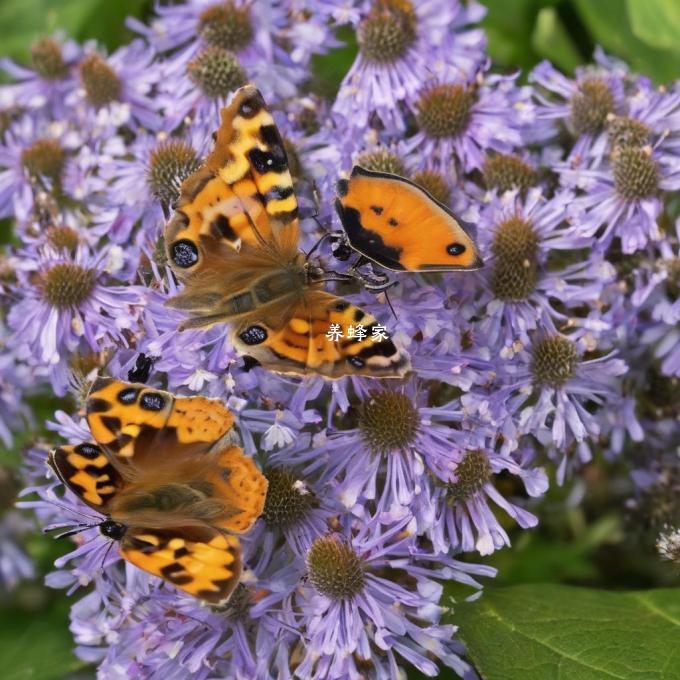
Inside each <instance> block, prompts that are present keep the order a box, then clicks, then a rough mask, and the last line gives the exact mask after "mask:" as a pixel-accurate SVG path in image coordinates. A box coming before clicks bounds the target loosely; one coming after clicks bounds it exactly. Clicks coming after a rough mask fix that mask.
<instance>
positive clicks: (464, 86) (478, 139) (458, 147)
mask: <svg viewBox="0 0 680 680" xmlns="http://www.w3.org/2000/svg"><path fill="white" fill-rule="evenodd" d="M473 75H474V74H473ZM515 79H516V76H495V75H484V74H483V73H482V72H480V73H479V75H478V76H477V78H471V79H469V80H465V79H457V80H451V81H449V80H439V81H436V82H433V83H426V84H425V86H424V87H423V89H422V90H421V91H420V96H419V98H418V100H417V101H416V103H415V105H414V109H415V115H416V122H417V124H418V132H417V133H416V134H415V135H413V136H412V137H410V138H409V139H408V140H407V141H406V142H405V144H404V149H405V151H406V152H407V153H416V152H417V154H419V155H421V156H425V157H427V158H428V159H429V162H430V165H431V167H432V168H434V169H435V170H439V171H440V172H443V173H447V172H451V171H453V170H455V169H458V170H459V171H460V172H470V171H472V170H475V169H479V168H481V167H482V165H483V163H484V160H485V158H486V154H487V153H488V152H489V151H497V152H499V153H508V152H510V151H512V150H513V149H514V148H515V147H516V146H519V145H520V143H521V141H522V137H521V128H522V126H523V125H526V124H527V123H528V122H530V120H531V119H532V105H531V104H530V102H529V101H528V100H527V97H526V95H525V94H524V93H523V92H522V91H521V90H518V89H517V88H516V87H515V82H514V81H515Z"/></svg>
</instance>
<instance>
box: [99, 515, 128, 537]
mask: <svg viewBox="0 0 680 680" xmlns="http://www.w3.org/2000/svg"><path fill="white" fill-rule="evenodd" d="M126 531H127V527H126V526H125V524H121V523H120V522H115V521H114V520H112V519H106V520H104V521H103V522H102V523H101V524H100V525H99V532H100V533H101V535H102V536H106V538H111V539H113V540H114V541H120V539H121V538H123V536H125V532H126Z"/></svg>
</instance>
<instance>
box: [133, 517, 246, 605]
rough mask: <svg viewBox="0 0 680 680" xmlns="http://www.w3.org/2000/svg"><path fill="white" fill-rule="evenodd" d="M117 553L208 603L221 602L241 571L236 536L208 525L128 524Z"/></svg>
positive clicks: (238, 544)
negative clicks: (163, 525)
mask: <svg viewBox="0 0 680 680" xmlns="http://www.w3.org/2000/svg"><path fill="white" fill-rule="evenodd" d="M120 554H121V555H122V556H123V557H124V558H125V559H126V560H128V561H129V562H131V563H132V564H134V565H135V566H137V567H139V568H140V569H143V570H144V571H146V572H148V573H150V574H153V575H154V576H160V577H161V578H162V579H164V580H166V581H167V582H168V583H170V584H172V585H173V586H175V587H176V588H179V589H180V590H182V591H184V592H185V593H188V594H189V595H193V596H194V597H197V598H199V599H201V600H205V601H206V602H210V603H211V604H224V603H225V602H226V601H227V600H228V599H229V596H230V595H231V593H232V592H233V590H234V588H236V586H237V584H238V580H239V576H240V574H241V568H242V562H241V545H240V542H239V540H238V538H236V536H230V535H228V534H224V533H222V532H221V531H218V530H217V529H214V528H212V527H208V526H191V525H189V526H179V527H173V528H171V529H154V528H145V527H134V526H133V527H129V528H128V529H127V531H126V533H125V535H124V536H123V538H122V540H121V544H120Z"/></svg>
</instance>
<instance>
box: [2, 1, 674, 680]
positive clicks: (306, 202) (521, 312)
mask: <svg viewBox="0 0 680 680" xmlns="http://www.w3.org/2000/svg"><path fill="white" fill-rule="evenodd" d="M483 15H484V9H483V7H481V6H480V5H478V4H477V3H476V2H475V1H474V0H468V1H466V2H464V1H463V0H460V1H459V0H455V1H452V0H423V1H422V2H411V1H410V0H321V1H318V2H310V1H309V0H272V1H267V0H253V1H246V0H226V1H224V0H191V1H190V2H187V3H185V4H181V5H180V4H169V5H159V6H158V7H157V9H156V13H155V15H154V17H153V18H152V19H151V21H150V22H149V23H148V25H147V24H141V23H139V22H137V21H134V22H132V21H131V22H130V27H131V28H132V29H133V30H134V31H135V32H136V34H137V36H138V37H137V38H136V39H135V40H134V41H133V42H131V43H130V44H129V45H126V46H123V47H121V48H119V49H118V50H117V51H116V52H114V53H113V54H111V55H107V54H105V53H104V52H103V51H101V50H100V49H99V48H98V46H97V45H93V44H86V45H83V46H81V45H77V44H75V43H73V42H71V41H69V40H66V39H65V38H64V37H63V36H60V35H54V36H51V37H45V38H43V39H41V40H40V41H38V42H37V43H36V44H35V45H34V47H33V50H32V61H31V65H30V66H27V67H25V66H18V65H16V64H13V63H9V62H6V63H5V64H4V68H5V70H6V71H7V72H8V73H9V74H10V75H11V76H12V77H13V79H14V82H13V83H12V84H11V85H6V86H3V87H2V89H1V90H0V92H1V96H0V104H1V106H2V108H1V109H0V134H1V135H2V137H1V139H0V211H2V213H1V215H0V216H2V217H13V218H14V223H15V235H16V240H17V245H16V246H12V247H10V248H8V250H7V253H6V256H5V257H4V259H3V260H2V262H1V263H0V295H1V297H0V302H1V303H2V306H3V309H4V310H5V312H6V314H5V325H6V329H5V328H4V327H3V329H2V334H1V335H0V343H1V344H2V347H3V358H2V359H1V360H0V404H2V405H3V409H2V412H1V413H0V439H2V440H4V441H5V442H6V443H9V439H10V436H11V435H10V432H11V430H12V429H17V428H19V427H21V423H22V419H25V418H26V417H27V416H28V414H27V413H26V407H25V406H24V402H23V397H24V396H25V395H26V394H27V393H28V378H27V376H29V375H30V388H31V390H34V391H35V390H37V389H39V388H40V386H41V385H42V386H43V387H49V389H50V390H51V391H52V392H53V393H54V394H56V395H60V396H61V395H66V394H70V395H72V396H73V397H75V401H76V408H75V409H72V413H71V414H68V413H66V412H64V411H58V412H57V413H56V414H55V417H54V421H53V422H51V423H49V424H48V427H49V428H50V429H52V430H53V431H54V433H55V442H56V441H67V442H71V443H79V442H81V441H84V440H88V439H89V438H90V435H89V432H88V429H87V426H86V424H85V421H84V419H83V417H82V411H81V410H80V407H81V406H82V399H83V396H84V394H85V393H86V390H87V385H88V384H89V382H90V381H91V379H92V378H93V376H94V375H96V373H97V372H98V371H100V372H104V373H106V374H108V375H112V376H114V377H117V378H121V379H125V376H126V375H127V372H128V370H129V369H130V368H132V367H133V365H134V362H135V358H136V357H137V356H138V354H139V353H141V352H143V353H145V354H147V355H148V356H153V357H157V361H156V363H155V366H154V372H153V375H152V378H151V381H152V384H154V385H157V386H159V387H163V388H166V389H169V390H171V391H174V392H177V393H179V394H187V395H190V394H201V395H205V396H210V397H218V398H221V399H222V400H223V401H224V402H225V403H226V404H227V405H228V406H229V408H230V409H231V410H232V411H233V412H234V414H235V416H236V418H237V423H238V427H239V431H240V433H241V437H242V440H243V446H244V449H245V450H246V452H247V453H249V454H251V455H253V456H255V458H256V460H257V461H258V463H259V464H260V466H261V468H262V469H263V471H264V474H265V476H266V477H267V479H268V481H269V491H268V496H267V501H266V505H265V510H264V513H263V515H262V517H261V518H260V519H259V520H258V522H257V524H256V526H255V527H254V529H253V530H252V531H251V533H250V534H249V535H247V536H246V537H245V538H244V540H243V543H244V556H245V563H246V566H247V570H246V572H245V574H244V577H243V579H242V583H241V584H240V585H239V586H238V589H237V591H236V592H235V594H234V596H233V597H232V599H231V600H230V602H229V604H228V605H227V607H226V608H224V609H221V610H216V609H211V608H210V607H208V606H206V605H203V604H201V603H200V602H199V601H197V600H194V599H192V598H190V597H189V596H186V595H182V594H180V593H178V592H177V591H175V590H174V589H173V588H171V587H169V586H167V585H165V584H162V583H161V581H160V580H159V579H156V578H154V577H151V576H148V575H146V574H144V573H143V572H140V571H139V570H138V569H136V568H134V567H132V566H130V565H128V564H125V563H124V562H123V561H122V560H121V559H120V558H119V557H118V555H117V552H116V551H115V550H110V543H109V540H108V539H106V538H105V537H103V536H102V535H101V534H100V533H99V532H98V530H97V529H96V528H92V529H88V530H86V531H85V532H83V533H81V534H79V535H78V536H77V537H76V538H75V540H76V544H77V545H76V548H75V550H74V551H73V552H72V553H71V554H70V555H68V556H66V557H65V558H62V559H61V560H60V561H59V562H58V564H57V565H56V566H57V571H55V572H53V573H52V574H50V575H49V576H48V583H49V584H50V585H52V586H55V587H67V588H69V590H70V591H73V590H75V589H76V588H78V587H79V586H83V585H89V586H91V588H90V590H89V591H88V593H87V594H86V595H84V596H83V595H81V596H80V597H81V599H80V600H79V601H77V602H76V604H75V605H74V606H73V608H72V614H71V630H72V632H73V635H74V638H75V641H76V644H77V647H76V651H77V653H78V655H79V656H80V657H81V658H82V659H84V660H87V661H90V662H94V663H97V664H99V668H100V673H101V676H102V677H107V678H117V677H121V678H123V677H144V678H146V677H148V678H161V677H163V678H167V679H169V678H184V677H187V676H188V674H191V677H195V678H207V677H229V678H254V677H257V678H263V679H266V678H274V677H276V678H292V677H296V678H310V679H316V678H319V679H321V678H363V677H372V678H373V677H375V678H396V677H399V673H400V670H399V669H400V668H402V667H404V666H405V665H408V664H411V665H413V666H416V667H417V668H418V669H420V670H421V671H422V672H423V673H425V674H427V675H436V674H437V672H438V668H439V667H441V666H446V667H450V668H452V669H454V670H455V671H456V672H457V673H459V674H460V675H463V674H465V673H466V672H468V671H469V670H470V667H469V666H468V664H467V662H465V661H464V660H463V658H462V656H461V655H462V647H461V645H460V643H458V642H457V641H456V640H455V639H454V633H455V626H454V625H452V623H451V622H454V621H455V603H454V602H453V600H452V598H451V597H450V595H449V594H447V593H446V592H445V590H444V587H445V584H446V583H447V582H449V581H458V582H460V583H462V584H466V585H467V586H470V587H471V588H474V589H477V588H480V587H481V585H482V584H481V583H480V582H479V581H478V580H477V579H478V578H479V577H491V576H493V574H494V570H493V569H492V568H490V567H487V566H481V565H478V564H474V563H473V560H474V557H475V555H477V556H485V555H489V554H490V553H492V552H493V551H494V550H497V549H499V548H502V547H504V546H507V545H509V544H510V539H509V536H508V533H507V531H506V528H507V527H508V526H509V525H510V522H509V521H508V518H510V520H513V521H514V523H516V524H517V525H518V526H519V527H521V528H530V527H533V526H535V525H536V524H537V521H538V518H537V517H536V516H535V515H534V514H532V513H531V512H530V511H529V509H527V507H528V506H531V504H532V503H533V501H532V499H533V498H537V497H540V496H541V495H543V494H544V493H545V491H546V489H547V487H548V473H549V472H550V473H552V474H553V475H554V478H555V479H556V481H557V483H559V484H561V483H563V481H564V480H565V479H567V478H568V477H569V476H570V475H574V474H578V470H579V469H580V468H581V466H583V465H584V464H585V463H588V462H589V461H590V460H591V459H592V458H593V456H604V457H615V456H618V455H620V454H621V453H622V452H623V451H624V450H625V451H628V450H629V449H631V448H632V449H635V447H640V446H645V447H646V448H647V449H648V450H652V451H653V452H654V453H655V455H656V460H657V462H658V466H660V467H659V468H658V469H657V470H656V472H652V471H649V470H646V476H645V475H643V474H642V473H640V474H639V475H638V476H637V478H636V480H638V481H639V484H638V489H639V494H640V496H641V497H643V496H645V494H647V495H650V494H651V493H652V492H650V491H649V487H650V486H651V487H653V486H654V485H655V484H656V485H663V484H667V485H668V484H675V485H676V486H675V487H674V488H675V489H676V490H677V484H678V479H679V478H680V473H678V471H677V467H678V466H677V461H676V462H675V463H674V465H675V472H673V473H672V474H670V473H669V474H666V475H665V476H664V469H665V468H664V467H663V459H664V456H668V455H669V454H670V455H672V438H673V433H674V425H676V426H677V418H678V405H679V404H680V399H679V398H678V392H679V391H680V390H679V388H678V380H679V379H680V323H679V322H680V256H679V255H680V251H679V249H678V248H679V245H678V244H679V241H680V222H675V223H674V219H675V218H676V217H677V212H678V205H677V198H675V199H673V194H672V192H673V191H674V190H676V189H678V188H680V88H677V87H676V88H675V89H671V90H667V89H660V88H657V87H654V86H653V85H652V84H651V83H650V82H649V81H648V80H647V79H646V78H644V77H640V76H637V75H634V74H632V73H630V72H629V71H628V70H627V69H626V68H625V66H623V65H622V64H620V63H618V62H615V61H614V60H612V59H610V58H608V57H607V56H605V55H603V54H599V53H598V54H596V60H595V62H596V63H595V64H594V65H593V66H588V67H586V68H583V69H582V70H580V71H578V72H577V73H576V74H575V76H574V78H569V77H566V76H564V75H563V74H561V73H559V72H558V71H557V70H555V69H554V68H553V67H552V66H551V65H550V64H548V63H543V64H540V65H539V66H538V67H537V68H536V69H535V70H534V71H533V72H532V73H531V74H530V78H529V83H530V84H529V85H527V86H521V85H520V84H519V83H518V76H517V75H511V76H508V75H502V76H501V75H498V74H497V73H495V72H494V71H493V68H492V66H491V64H490V63H489V60H488V58H487V56H486V51H485V48H486V45H485V36H484V33H483V31H481V30H480V29H479V28H478V27H477V26H476V22H478V21H479V20H480V19H481V18H482V16H483ZM340 26H349V27H351V29H352V30H354V32H355V35H356V41H357V45H358V55H357V57H356V59H355V62H354V64H353V65H352V67H351V68H350V70H349V72H348V73H347V74H346V76H345V78H344V80H343V81H342V83H341V84H340V87H339V92H338V94H337V96H336V97H335V99H334V101H332V102H329V101H326V100H324V99H323V98H321V97H320V96H319V95H317V94H315V85H316V82H317V81H318V79H319V77H323V74H321V75H319V74H318V73H315V72H314V71H313V69H312V64H313V61H312V58H313V57H314V55H316V54H321V53H324V52H327V51H329V50H331V49H333V48H335V47H336V46H338V45H339V44H340V43H339V41H338V39H337V37H336V33H337V29H338V27H340ZM246 82H253V83H255V84H256V85H257V86H258V87H259V88H260V89H261V90H262V91H263V93H264V95H265V97H266V99H267V100H268V103H269V105H270V107H271V108H272V110H273V112H274V115H275V117H276V119H277V123H278V124H279V127H280V129H281V131H282V134H283V135H284V138H285V142H286V146H287V148H288V151H289V158H290V164H291V170H292V172H293V175H294V179H295V183H296V192H297V194H298V196H299V203H300V205H301V207H302V214H303V215H304V216H306V217H305V218H304V219H303V220H302V226H303V231H304V234H303V247H307V246H309V245H311V244H312V243H313V242H314V241H315V240H316V239H317V238H318V235H319V226H318V223H319V222H320V223H321V224H325V226H326V227H327V228H329V229H330V228H331V226H332V223H333V221H334V219H335V218H334V216H333V215H332V210H331V207H332V203H333V196H334V191H335V190H334V184H335V181H336V179H337V178H338V177H339V176H342V175H343V174H346V173H347V172H348V171H349V170H350V169H351V166H352V164H353V163H358V164H360V165H363V166H364V167H366V168H368V169H371V170H379V171H384V172H392V173H396V174H399V175H402V176H406V177H409V178H410V179H412V180H413V181H414V182H416V183H418V184H420V185H421V186H423V187H424V188H426V189H427V190H428V191H429V192H430V193H431V194H432V195H433V196H434V197H435V198H437V199H438V200H439V201H441V202H442V203H444V204H446V205H448V206H450V207H451V208H452V209H453V210H454V211H455V212H456V213H457V214H458V215H460V217H461V218H462V219H464V220H466V221H467V222H469V223H472V224H474V225H476V230H477V234H476V237H477V241H478V243H479V247H480V251H481V253H482V256H483V259H484V260H485V267H484V268H483V269H482V270H480V271H478V272H474V273H461V274H458V273H454V274H446V275H423V276H421V275H403V276H400V278H399V286H398V287H397V288H395V289H394V290H393V291H391V292H390V302H391V306H392V307H393V308H394V312H395V316H396V318H392V317H391V315H390V309H389V307H388V306H387V305H386V304H383V302H384V301H383V300H379V299H376V297H375V296H373V295H371V294H369V293H367V292H366V291H355V292H354V293H353V296H352V299H354V300H356V301H358V302H361V304H362V305H363V306H364V307H367V308H368V309H370V311H371V312H373V313H374V314H375V315H376V316H377V317H378V318H379V320H380V321H381V322H382V323H384V324H385V325H386V326H387V327H388V328H390V329H391V336H392V339H393V340H394V341H395V342H396V343H398V344H399V345H400V346H402V347H404V348H405V349H406V350H408V352H409V353H410V355H411V358H412V363H413V367H414V372H413V373H412V374H411V375H410V376H408V378H407V379H405V380H404V381H398V382H397V381H374V380H371V379H366V378H362V379H354V378H353V379H349V378H347V379H342V380H339V381H337V382H328V381H325V380H324V379H322V378H320V377H308V378H305V379H299V378H294V377H290V376H282V375H277V374H272V373H270V372H267V371H265V370H263V369H261V368H251V369H250V370H247V369H246V367H245V366H244V364H243V361H242V359H240V358H239V357H238V355H237V354H236V353H235V352H234V350H233V348H232V347H231V345H230V343H229V339H228V333H227V329H226V328H224V327H221V328H220V327H218V328H214V329H211V330H209V331H207V332H200V331H185V332H178V331H177V326H178V323H179V322H180V321H181V319H182V316H181V314H179V313H177V312H174V311H173V310H170V309H168V308H167V307H166V306H165V305H164V303H165V301H166V300H167V299H168V298H169V297H172V296H173V295H174V294H175V292H176V289H177V286H178V284H177V283H176V281H175V280H174V278H173V276H172V274H171V272H170V270H169V269H168V268H167V266H166V262H165V260H164V255H163V245H162V231H163V226H164V222H165V219H166V216H167V210H168V206H169V205H171V204H172V202H173V201H174V200H175V199H176V197H177V195H178V191H179V186H180V184H181V182H182V180H183V179H184V178H185V177H187V176H188V175H189V174H190V173H191V172H193V171H194V170H195V169H196V168H197V167H198V166H199V164H200V162H201V158H202V157H203V156H204V155H205V153H206V152H207V150H208V149H209V148H210V145H211V144H212V141H211V134H212V132H213V130H214V128H215V127H216V126H217V124H218V120H219V110H220V108H221V107H222V106H224V105H225V104H226V103H227V102H228V101H229V99H230V96H231V95H232V94H233V92H234V91H235V90H236V89H237V88H238V87H240V86H241V85H243V84H245V83H246ZM317 198H319V199H320V201H319V207H318V208H316V207H315V204H316V202H317ZM674 211H675V212H674ZM315 213H316V214H315ZM312 216H314V218H312ZM328 255H329V253H328V252H325V253H324V254H323V255H322V257H327V256H328ZM346 292H347V291H345V290H343V294H346ZM5 406H6V408H5ZM44 460H45V450H44V449H43V448H34V449H31V450H30V451H29V452H27V454H26V461H25V465H24V473H25V477H26V483H27V485H28V489H27V493H30V494H37V496H38V497H39V500H30V501H28V502H26V503H25V504H24V505H28V506H31V507H33V508H34V509H35V513H36V515H37V517H38V519H39V521H40V523H41V524H42V525H51V526H53V527H59V526H64V527H66V526H68V525H69V524H72V523H73V522H74V521H83V520H82V518H83V517H84V518H85V522H92V523H93V524H94V523H96V522H97V521H98V520H100V519H101V518H98V517H96V516H95V515H96V513H94V512H93V511H92V510H90V509H88V508H86V507H85V506H84V505H82V504H81V503H79V502H78V501H77V500H76V499H75V498H74V497H73V496H72V495H70V494H69V493H63V492H62V489H61V485H60V484H59V483H58V482H57V480H55V479H54V478H53V476H51V474H49V473H48V472H47V469H46V467H45V465H44ZM671 464H673V463H672V462H671ZM642 467H644V465H643V466H642ZM499 475H502V476H503V479H504V480H505V481H506V482H507V481H508V480H511V481H512V482H514V483H504V484H502V485H497V483H496V480H497V478H498V476H499ZM669 475H670V477H671V481H670V482H668V479H667V478H668V477H669ZM673 475H675V476H673ZM643 477H644V481H642V479H643ZM29 497H30V498H35V496H29ZM678 506H679V504H678V502H677V498H676V500H675V510H674V511H673V512H674V513H675V514H673V512H670V513H668V514H667V516H664V518H663V520H664V525H665V526H666V528H665V529H664V533H663V535H662V536H661V537H660V539H659V545H660V550H661V551H662V552H663V553H664V555H666V554H670V553H671V552H672V549H673V545H675V550H676V552H677V553H679V554H680V549H679V548H678V544H680V538H678V535H679V532H680V517H679V516H678ZM660 529H661V527H659V530H660ZM3 531H4V530H3ZM674 541H675V543H673V542H674ZM463 553H471V555H470V556H465V557H463V556H462V554H463ZM0 574H2V570H1V569H0ZM471 592H473V591H471ZM471 597H472V596H471Z"/></svg>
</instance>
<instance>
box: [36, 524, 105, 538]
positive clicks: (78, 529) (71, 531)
mask: <svg viewBox="0 0 680 680" xmlns="http://www.w3.org/2000/svg"><path fill="white" fill-rule="evenodd" d="M96 526H97V525H96V524H78V525H76V526H74V527H73V528H72V529H69V530H68V531H62V532H61V533H60V534H55V536H54V538H55V539H56V538H66V537H67V536H75V535H76V534H82V533H83V531H86V530H87V529H92V528H94V527H96ZM55 529H56V527H55ZM49 531H52V529H43V533H48V532H49Z"/></svg>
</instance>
